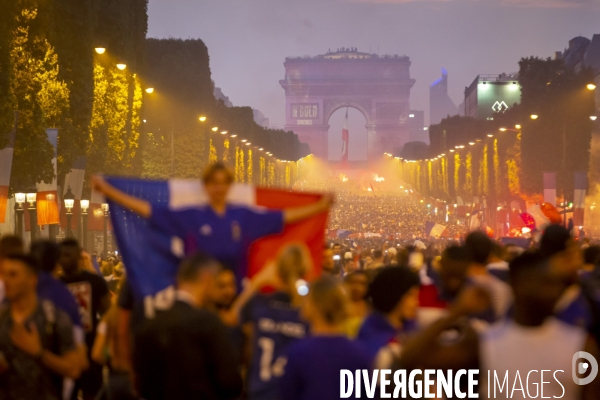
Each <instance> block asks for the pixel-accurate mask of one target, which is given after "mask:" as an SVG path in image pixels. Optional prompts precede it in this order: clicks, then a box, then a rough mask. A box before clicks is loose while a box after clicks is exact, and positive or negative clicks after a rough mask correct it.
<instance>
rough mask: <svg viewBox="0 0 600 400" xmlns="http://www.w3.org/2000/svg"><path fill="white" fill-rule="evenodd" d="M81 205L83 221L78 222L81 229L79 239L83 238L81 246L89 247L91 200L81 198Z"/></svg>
mask: <svg viewBox="0 0 600 400" xmlns="http://www.w3.org/2000/svg"><path fill="white" fill-rule="evenodd" d="M79 205H80V206H81V223H80V224H77V227H78V228H80V229H81V232H80V234H79V239H80V240H81V247H83V248H84V249H85V248H87V228H88V209H89V208H90V201H89V200H79Z"/></svg>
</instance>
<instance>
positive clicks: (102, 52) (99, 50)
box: [94, 47, 593, 90]
mask: <svg viewBox="0 0 600 400" xmlns="http://www.w3.org/2000/svg"><path fill="white" fill-rule="evenodd" d="M94 50H96V53H98V54H104V53H105V52H106V48H104V47H96V48H95V49H94ZM588 87H589V85H588ZM591 90H593V89H591Z"/></svg>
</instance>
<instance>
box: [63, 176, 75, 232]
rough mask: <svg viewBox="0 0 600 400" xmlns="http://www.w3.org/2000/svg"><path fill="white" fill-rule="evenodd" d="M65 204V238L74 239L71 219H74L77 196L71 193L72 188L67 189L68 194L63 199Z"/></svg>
mask: <svg viewBox="0 0 600 400" xmlns="http://www.w3.org/2000/svg"><path fill="white" fill-rule="evenodd" d="M63 201H64V203H65V210H66V214H67V229H66V231H65V237H68V238H72V237H73V231H72V230H71V219H72V218H73V206H74V205H75V196H74V195H73V193H72V192H71V186H69V187H68V188H67V193H65V195H64V197H63Z"/></svg>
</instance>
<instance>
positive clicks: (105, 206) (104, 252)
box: [100, 203, 108, 257]
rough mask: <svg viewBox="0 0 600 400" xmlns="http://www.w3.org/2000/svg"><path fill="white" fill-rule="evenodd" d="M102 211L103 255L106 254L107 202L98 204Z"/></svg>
mask: <svg viewBox="0 0 600 400" xmlns="http://www.w3.org/2000/svg"><path fill="white" fill-rule="evenodd" d="M100 208H101V209H102V212H103V213H104V227H103V230H104V244H103V257H106V256H107V255H108V203H102V205H101V206H100Z"/></svg>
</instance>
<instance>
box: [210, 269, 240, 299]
mask: <svg viewBox="0 0 600 400" xmlns="http://www.w3.org/2000/svg"><path fill="white" fill-rule="evenodd" d="M236 296H237V282H236V279H235V274H234V273H233V271H232V270H230V269H227V268H224V269H222V270H221V272H219V273H218V274H217V278H216V282H215V287H214V290H213V294H212V301H213V303H214V305H215V306H216V307H217V308H223V309H228V308H229V307H231V305H232V304H233V301H234V300H235V297H236Z"/></svg>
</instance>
